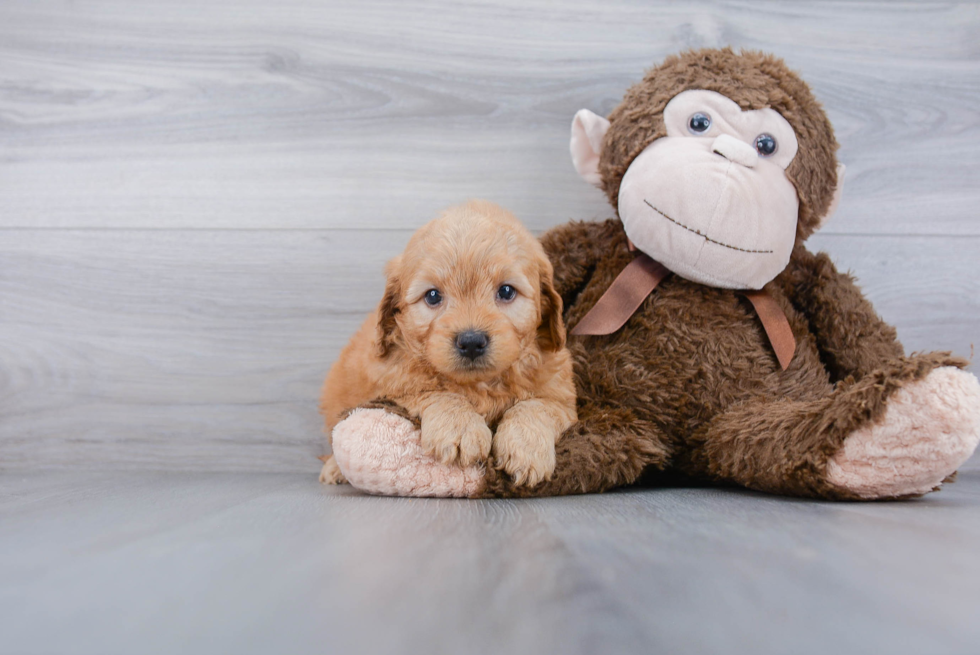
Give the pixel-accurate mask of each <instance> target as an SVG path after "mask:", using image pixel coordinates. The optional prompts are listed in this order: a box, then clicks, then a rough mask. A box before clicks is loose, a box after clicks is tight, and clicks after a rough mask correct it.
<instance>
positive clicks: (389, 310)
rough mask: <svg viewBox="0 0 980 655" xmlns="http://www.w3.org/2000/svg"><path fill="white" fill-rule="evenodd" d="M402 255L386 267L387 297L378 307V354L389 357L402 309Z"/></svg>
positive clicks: (385, 296)
mask: <svg viewBox="0 0 980 655" xmlns="http://www.w3.org/2000/svg"><path fill="white" fill-rule="evenodd" d="M401 261H402V258H401V255H399V256H398V257H395V258H394V259H392V260H391V261H390V262H388V265H387V266H385V274H386V275H387V277H388V282H387V284H385V295H384V297H383V298H382V299H381V305H379V307H378V354H379V355H380V356H381V357H387V356H388V353H389V352H390V351H391V347H392V345H394V342H395V331H396V330H397V329H398V322H397V321H396V320H395V316H397V314H398V312H400V311H401V308H400V307H399V306H398V301H399V299H400V297H401V294H402V291H401V288H402V281H401Z"/></svg>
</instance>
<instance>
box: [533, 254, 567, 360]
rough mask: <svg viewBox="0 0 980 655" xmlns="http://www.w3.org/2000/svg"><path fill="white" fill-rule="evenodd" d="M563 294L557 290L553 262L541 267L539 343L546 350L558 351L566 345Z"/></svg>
mask: <svg viewBox="0 0 980 655" xmlns="http://www.w3.org/2000/svg"><path fill="white" fill-rule="evenodd" d="M561 312H562V303H561V296H559V295H558V292H557V291H556V290H555V283H554V275H553V273H552V268H551V264H550V263H548V264H547V265H546V266H542V267H541V324H540V325H538V344H539V345H540V346H541V348H542V349H544V350H550V351H552V352H556V351H559V350H561V349H562V348H564V347H565V322H564V321H563V320H562V317H561Z"/></svg>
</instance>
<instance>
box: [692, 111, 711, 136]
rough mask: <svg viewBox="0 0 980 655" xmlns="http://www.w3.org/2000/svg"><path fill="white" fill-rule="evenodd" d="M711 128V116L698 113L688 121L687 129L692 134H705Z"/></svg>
mask: <svg viewBox="0 0 980 655" xmlns="http://www.w3.org/2000/svg"><path fill="white" fill-rule="evenodd" d="M709 127H711V116H708V115H707V114H702V113H701V112H698V113H696V114H694V115H693V116H691V118H689V119H688V121H687V129H689V130H691V134H704V133H705V132H707V131H708V128H709Z"/></svg>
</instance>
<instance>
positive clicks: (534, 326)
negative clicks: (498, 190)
mask: <svg viewBox="0 0 980 655" xmlns="http://www.w3.org/2000/svg"><path fill="white" fill-rule="evenodd" d="M386 273H387V276H388V284H387V287H386V289H385V295H384V299H383V300H382V303H381V308H380V312H379V326H378V327H379V349H380V352H381V355H382V356H383V357H384V356H387V355H388V353H389V352H390V351H391V349H392V348H404V349H405V350H406V351H407V352H408V353H409V354H411V355H412V356H413V357H416V358H419V359H421V360H424V361H425V362H427V363H428V364H429V365H430V366H431V367H432V368H434V369H435V370H436V371H438V372H439V373H441V374H443V375H446V376H448V377H450V378H452V379H454V380H457V381H459V382H475V381H480V380H487V379H490V378H493V377H495V376H497V375H499V374H500V373H501V372H503V371H504V370H506V369H507V368H509V367H510V366H512V365H513V364H514V363H516V362H517V361H518V360H520V359H522V358H526V357H535V356H539V355H540V353H541V352H542V351H549V350H550V351H556V350H560V349H561V348H563V347H564V345H565V327H564V324H563V323H562V320H561V309H562V308H561V298H560V297H559V296H558V294H557V293H556V292H555V289H554V285H553V282H552V267H551V263H550V262H549V261H548V258H547V257H546V256H545V254H544V250H543V249H542V248H541V244H540V243H538V240H537V239H535V238H534V236H533V235H532V234H531V233H530V232H528V231H527V229H526V228H524V227H523V226H522V225H521V224H520V222H519V221H518V220H517V219H516V218H514V216H513V215H512V214H510V213H509V212H507V211H506V210H504V209H502V208H500V207H498V206H497V205H494V204H492V203H489V202H485V201H471V202H469V203H466V204H464V205H460V206H457V207H451V208H449V209H447V210H446V211H445V212H444V213H443V214H442V215H441V216H440V217H439V218H437V219H435V220H433V221H431V222H430V223H428V224H426V225H425V226H423V227H422V228H421V229H420V230H419V231H418V232H416V233H415V234H414V235H413V236H412V238H411V240H410V241H409V243H408V246H407V247H406V248H405V252H404V253H402V254H401V255H400V256H399V257H396V258H395V259H394V260H392V261H391V262H390V263H389V265H388V268H387V270H386Z"/></svg>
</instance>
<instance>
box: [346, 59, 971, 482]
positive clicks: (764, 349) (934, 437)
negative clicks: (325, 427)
mask: <svg viewBox="0 0 980 655" xmlns="http://www.w3.org/2000/svg"><path fill="white" fill-rule="evenodd" d="M837 147H838V146H837V142H836V140H835V138H834V134H833V130H832V128H831V126H830V123H829V121H828V120H827V117H826V115H825V114H824V111H823V109H822V108H821V106H820V105H819V104H818V103H817V101H816V100H815V99H814V97H813V96H812V94H811V92H810V89H809V87H808V86H807V85H806V84H805V83H804V82H803V81H802V80H801V79H799V78H798V77H797V76H796V75H795V74H794V73H792V72H791V71H790V70H789V69H788V68H787V67H786V65H785V64H784V63H783V62H782V61H781V60H779V59H777V58H775V57H773V56H770V55H765V54H762V53H756V52H742V53H741V54H736V53H734V52H733V51H732V50H730V49H721V50H714V49H705V50H698V51H690V52H686V53H683V54H680V55H677V56H672V57H668V58H667V59H666V60H665V61H664V62H663V63H662V64H661V65H659V66H657V67H656V68H654V69H652V70H650V71H649V72H648V73H647V75H646V76H645V77H644V79H643V80H642V81H641V82H639V83H637V84H636V85H635V86H633V87H632V88H630V89H629V90H628V91H627V93H626V96H625V97H624V99H623V101H622V102H621V103H620V105H619V106H618V107H616V109H615V110H613V112H612V113H611V114H610V115H609V117H608V119H605V118H602V117H599V116H597V115H595V114H593V113H591V112H589V111H587V110H582V111H580V112H579V113H578V114H577V115H576V116H575V120H574V122H573V126H572V139H571V153H572V160H573V163H574V165H575V168H576V170H577V171H578V172H579V174H580V175H581V176H582V177H583V178H585V179H586V180H587V181H589V182H590V183H593V184H595V185H597V186H599V187H600V188H601V189H602V190H603V191H604V192H605V193H606V195H607V196H608V198H609V202H610V203H611V204H612V206H613V208H614V210H615V211H616V214H617V216H618V218H612V219H609V220H607V221H603V222H572V223H569V224H566V225H562V226H559V227H557V228H554V229H552V230H551V231H549V232H548V233H546V234H545V235H544V237H543V238H542V241H543V244H544V247H545V251H546V252H547V253H548V255H549V257H550V258H551V260H552V263H553V264H554V268H555V286H556V288H557V290H558V293H559V294H560V295H561V296H562V300H563V303H564V318H565V322H566V325H567V326H569V328H570V330H571V331H570V334H569V339H568V347H569V349H570V350H571V352H572V355H573V358H574V362H575V376H576V389H577V393H578V416H579V421H578V423H576V424H575V425H573V426H572V427H571V428H569V429H568V430H567V431H566V432H565V434H564V435H563V436H562V438H561V440H560V441H559V442H558V444H557V447H556V448H557V452H556V456H557V464H556V468H555V472H554V475H553V476H552V477H551V478H550V479H549V480H546V481H544V482H542V483H540V484H538V485H537V486H534V487H526V486H520V485H516V484H514V483H513V482H512V481H511V480H510V479H509V478H508V477H507V476H506V475H505V474H504V473H502V472H501V471H499V470H498V469H497V468H495V467H494V465H493V462H492V461H490V462H488V463H487V466H486V467H483V468H470V469H458V468H453V467H445V466H442V465H439V464H437V463H435V462H434V460H432V459H431V458H429V457H428V456H427V455H426V454H425V453H424V452H422V451H421V448H420V446H419V443H418V440H419V437H418V429H417V423H416V422H414V417H411V416H405V415H404V413H403V412H401V411H400V410H399V409H398V408H396V407H390V406H382V405H372V406H370V407H363V408H359V409H355V410H354V411H353V412H352V413H351V414H350V416H349V417H348V418H347V419H345V420H344V421H342V422H341V423H340V424H338V425H337V427H336V428H335V430H334V433H333V444H334V452H335V456H336V458H337V461H338V464H339V465H340V467H341V469H342V470H343V472H344V473H345V475H346V476H347V478H348V480H350V482H351V483H352V484H354V486H356V487H359V488H362V489H364V490H365V491H369V492H373V493H387V494H400V495H444V496H482V497H508V496H545V495H560V494H573V493H589V492H600V491H604V490H607V489H611V488H613V487H619V486H623V485H629V484H632V483H634V482H636V481H637V480H638V479H639V478H640V477H641V476H643V479H644V481H649V480H653V481H656V480H657V479H658V478H660V477H662V478H663V479H668V478H672V477H674V476H676V474H681V475H683V476H685V477H687V478H693V479H694V480H696V481H703V482H710V483H720V484H728V485H740V486H743V487H748V488H750V489H757V490H761V491H766V492H771V493H775V494H785V495H793V496H806V497H813V498H825V499H835V500H857V499H882V498H903V497H911V496H918V495H921V494H924V493H927V492H929V491H932V490H936V489H938V488H939V486H940V485H941V484H942V483H943V482H944V481H945V480H947V479H948V477H949V476H951V475H952V474H953V473H954V472H955V470H956V468H957V467H958V466H959V465H960V464H962V463H963V462H964V461H965V460H966V459H968V458H969V456H970V455H971V454H972V453H973V451H974V449H975V448H976V445H977V442H978V440H980V384H978V382H977V379H976V378H975V377H974V376H973V375H971V374H970V373H968V372H966V371H963V370H962V369H963V368H964V367H965V366H966V364H967V362H966V361H964V360H963V359H960V358H958V357H954V356H952V355H950V354H949V353H926V354H913V355H906V354H905V353H904V351H903V348H902V345H901V344H900V343H899V342H898V340H897V338H896V333H895V329H894V328H892V327H891V326H889V325H888V324H886V323H884V322H883V321H882V320H881V319H880V318H879V317H878V316H877V314H876V313H875V311H874V309H873V308H872V306H871V305H870V303H869V302H868V301H867V300H866V299H865V298H864V296H863V295H862V293H861V291H860V290H859V289H858V287H857V286H856V285H855V284H854V281H853V280H852V279H851V278H850V277H849V276H847V275H844V274H841V273H839V272H838V271H837V270H836V269H835V268H834V265H833V264H832V263H831V261H830V258H829V257H828V256H827V255H825V254H822V253H819V254H813V253H811V252H810V251H809V250H807V248H806V247H805V245H804V242H805V241H806V239H807V238H808V237H809V236H810V235H811V234H812V233H813V232H814V231H815V230H816V229H818V228H819V227H820V226H821V225H822V224H823V223H824V221H826V219H827V218H828V217H829V216H830V214H831V213H832V212H833V210H834V208H835V206H836V204H837V201H838V199H839V197H840V191H841V183H842V181H843V167H842V166H839V165H838V164H837V162H836V159H835V152H836V150H837Z"/></svg>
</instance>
